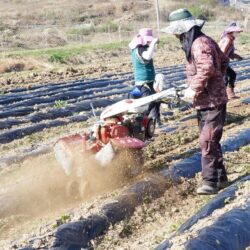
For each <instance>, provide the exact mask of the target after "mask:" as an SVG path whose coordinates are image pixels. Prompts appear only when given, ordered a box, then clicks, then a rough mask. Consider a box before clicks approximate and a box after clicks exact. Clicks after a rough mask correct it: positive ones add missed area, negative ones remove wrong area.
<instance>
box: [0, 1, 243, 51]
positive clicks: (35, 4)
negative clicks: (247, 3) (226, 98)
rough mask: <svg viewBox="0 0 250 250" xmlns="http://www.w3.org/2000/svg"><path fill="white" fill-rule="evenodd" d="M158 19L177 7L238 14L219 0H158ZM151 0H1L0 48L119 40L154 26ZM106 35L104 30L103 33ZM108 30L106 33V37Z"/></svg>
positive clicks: (210, 15) (211, 16)
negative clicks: (141, 28)
mask: <svg viewBox="0 0 250 250" xmlns="http://www.w3.org/2000/svg"><path fill="white" fill-rule="evenodd" d="M159 5H160V6H159V7H160V20H161V24H164V23H166V21H167V16H168V14H169V13H170V12H171V11H172V10H174V9H176V8H181V7H187V8H189V9H190V10H191V12H192V13H193V14H194V15H195V16H197V17H199V18H203V19H205V20H230V19H234V20H235V19H236V20H239V19H242V18H243V15H242V13H241V12H240V11H238V10H235V9H233V8H227V9H226V11H227V15H221V13H222V12H224V11H225V9H224V8H225V7H223V6H222V5H220V4H218V1H217V0H200V1H197V0H189V1H184V0H175V1H174V0H160V1H159ZM155 13H156V10H155V0H136V1H131V0H120V1H116V0H92V1H85V0H71V1H68V0H43V1H40V0H5V1H2V3H1V9H0V30H1V33H0V39H1V47H0V49H1V50H2V51H3V50H8V49H11V48H22V49H33V48H44V47H55V46H64V45H69V44H72V43H84V44H86V43H89V42H91V43H96V42H100V41H102V39H103V38H104V37H106V39H104V42H112V41H117V39H118V40H120V41H121V40H123V39H124V38H127V37H128V36H130V35H131V33H132V34H134V32H136V30H137V29H138V28H140V27H143V26H146V25H147V26H151V27H155V25H156V23H155V15H156V14H155ZM104 34H105V35H104ZM107 34H108V36H107Z"/></svg>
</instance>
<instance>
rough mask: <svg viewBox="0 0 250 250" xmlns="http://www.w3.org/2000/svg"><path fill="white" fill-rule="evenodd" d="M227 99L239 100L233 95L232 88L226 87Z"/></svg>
mask: <svg viewBox="0 0 250 250" xmlns="http://www.w3.org/2000/svg"><path fill="white" fill-rule="evenodd" d="M227 97H228V99H229V100H231V99H238V98H240V97H239V96H237V95H235V92H234V88H231V87H227Z"/></svg>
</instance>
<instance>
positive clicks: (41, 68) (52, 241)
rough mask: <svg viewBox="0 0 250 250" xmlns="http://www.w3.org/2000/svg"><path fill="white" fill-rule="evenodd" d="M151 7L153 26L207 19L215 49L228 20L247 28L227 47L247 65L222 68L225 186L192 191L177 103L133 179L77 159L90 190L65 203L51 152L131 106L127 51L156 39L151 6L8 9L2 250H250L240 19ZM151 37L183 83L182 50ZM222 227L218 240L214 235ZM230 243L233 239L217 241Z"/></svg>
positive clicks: (2, 46) (213, 10) (206, 7)
mask: <svg viewBox="0 0 250 250" xmlns="http://www.w3.org/2000/svg"><path fill="white" fill-rule="evenodd" d="M242 2H246V3H244V4H248V3H247V1H242ZM159 5H160V13H159V14H160V20H161V27H163V26H165V25H166V24H167V23H166V17H167V16H168V14H169V13H170V12H171V11H172V10H174V9H176V8H180V7H187V8H189V9H190V10H191V11H192V13H194V15H195V16H197V17H199V18H202V19H205V20H206V21H207V22H206V24H205V26H204V29H203V30H204V32H205V33H206V34H207V35H209V36H211V37H212V38H214V40H216V41H218V40H219V37H220V33H221V32H222V31H223V29H224V27H225V26H226V25H227V23H228V22H229V21H231V20H236V21H237V22H238V23H239V24H240V25H241V26H242V27H244V32H242V33H241V34H240V35H239V37H238V38H237V39H236V42H235V45H236V48H237V53H238V54H240V55H242V56H243V60H242V61H232V62H231V63H230V64H231V66H232V68H233V69H234V70H235V71H236V73H237V79H236V88H235V90H236V94H237V95H238V96H240V98H239V99H234V100H230V101H229V102H228V105H227V117H226V124H225V126H224V131H223V138H222V149H223V154H224V155H223V156H224V163H225V166H226V169H227V172H228V177H229V182H230V186H229V187H228V188H226V189H224V190H221V191H220V192H219V194H218V195H211V196H198V195H197V194H196V188H197V186H199V185H200V184H201V183H202V177H201V158H200V146H199V140H198V127H197V120H196V112H195V110H194V109H193V108H192V107H191V106H190V104H189V105H188V104H187V103H185V102H181V103H180V104H179V105H173V106H171V107H170V106H169V105H166V104H165V105H161V118H162V122H163V127H161V128H157V129H156V131H155V133H154V137H153V139H151V140H149V141H147V146H146V147H145V148H143V150H142V157H143V159H144V162H143V163H140V166H139V167H140V168H141V169H142V171H141V172H140V173H139V174H138V175H136V176H129V177H128V176H124V175H123V173H121V172H120V171H119V165H122V164H123V163H124V162H123V161H124V159H123V158H118V159H117V162H116V163H115V164H113V165H111V166H110V167H107V168H102V167H100V166H97V165H96V163H95V162H94V161H93V160H88V159H82V155H81V151H79V152H74V157H75V160H74V163H76V167H77V168H78V170H79V171H85V170H86V176H87V177H86V178H87V180H88V184H89V183H90V184H89V185H87V189H86V190H87V191H86V192H85V193H84V195H79V194H78V193H77V192H76V193H73V194H72V193H71V195H68V194H67V192H66V187H67V184H68V183H69V181H70V179H69V177H68V176H67V175H66V174H65V172H64V171H63V169H62V168H61V167H60V166H59V163H58V162H57V160H56V157H55V154H54V151H53V148H54V145H55V143H56V142H57V141H58V139H60V138H62V137H65V136H69V135H74V134H76V133H81V134H82V133H83V132H86V131H89V129H90V127H91V126H92V125H93V124H95V123H96V122H97V121H98V120H99V115H100V114H101V112H102V111H103V110H104V108H106V107H108V106H110V105H112V104H114V103H116V102H118V101H120V100H123V99H126V98H127V97H128V93H129V91H130V90H131V89H132V87H133V84H134V76H133V73H132V65H131V58H130V53H129V49H128V42H129V40H130V39H131V37H132V36H134V35H135V34H136V32H137V30H138V28H141V27H146V26H147V27H153V28H154V29H155V30H156V22H155V1H153V0H147V1H144V0H140V1H115V0H107V1H96V0H93V1H79V0H72V1H70V2H69V1H66V0H60V1H59V0H45V1H31V0H6V1H4V2H3V3H2V5H1V8H2V9H1V10H0V13H1V17H0V31H1V34H0V42H1V43H0V249H3V250H10V249H11V250H14V249H20V250H34V249H44V250H47V249H53V250H80V249H95V250H104V249H109V250H110V249H112V250H125V249H126V250H138V249H157V250H162V249H173V250H176V249H187V246H188V247H190V248H188V249H197V248H192V246H195V245H196V244H198V246H200V244H203V245H204V247H205V244H207V239H214V241H213V240H211V241H209V242H208V244H212V245H210V246H209V247H211V246H214V245H213V244H216V247H217V248H218V249H220V248H219V246H224V249H232V250H239V249H245V248H246V249H248V248H247V247H250V239H249V233H248V232H249V230H250V223H248V222H250V213H249V211H250V205H249V194H250V180H249V174H250V106H249V105H250V80H249V79H250V46H249V41H250V40H249V39H250V35H249V34H250V33H249V26H248V22H249V21H248V18H247V16H248V14H247V12H246V11H245V10H241V9H240V8H239V9H235V8H233V7H224V6H221V5H218V2H217V1H215V0H212V1H208V0H201V1H197V0H191V1H183V0H178V1H170V0H169V1H165V0H160V1H159ZM244 6H245V5H244ZM222 13H223V14H222ZM224 13H226V14H225V15H224ZM155 35H157V36H159V37H160V43H159V46H158V48H157V53H156V56H155V60H154V64H155V67H156V71H157V73H163V74H164V75H165V77H166V81H167V83H173V84H175V85H177V86H181V85H183V84H185V83H186V72H185V65H184V63H185V60H184V59H185V58H184V53H183V51H182V49H181V45H180V44H179V42H177V40H176V38H175V37H172V36H171V37H170V36H167V35H166V34H162V33H160V32H157V31H156V32H155ZM83 163H84V164H86V165H84V164H83ZM77 178H78V177H77ZM248 218H249V220H248ZM218 228H219V229H223V231H220V233H215V232H216V230H217V229H218ZM239 229H240V230H239ZM214 230H215V231H214ZM237 230H238V231H237ZM208 234H209V236H208ZM229 234H230V235H234V236H235V237H236V238H237V237H238V238H237V240H235V241H234V239H235V237H227V238H226V240H225V239H224V238H223V237H224V236H223V235H226V236H228V235H229ZM219 236H222V238H219ZM241 236H242V237H241ZM200 242H202V243H200ZM214 242H215V243H214ZM235 244H236V245H237V244H238V246H239V245H241V247H242V248H237V247H236V245H235ZM196 246H197V245H196ZM209 247H208V248H204V249H211V248H209ZM217 248H216V249H217ZM200 249H201V248H200Z"/></svg>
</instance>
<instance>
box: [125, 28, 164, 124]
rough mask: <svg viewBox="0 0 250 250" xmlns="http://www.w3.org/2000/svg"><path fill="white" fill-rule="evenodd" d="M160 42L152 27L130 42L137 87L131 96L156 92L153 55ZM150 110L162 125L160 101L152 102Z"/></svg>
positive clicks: (145, 29)
mask: <svg viewBox="0 0 250 250" xmlns="http://www.w3.org/2000/svg"><path fill="white" fill-rule="evenodd" d="M158 42H159V40H158V38H156V37H154V36H153V30H152V29H150V28H143V29H140V30H139V33H138V34H137V36H135V37H134V38H133V39H132V41H131V42H130V43H129V48H130V49H131V57H132V64H133V69H134V78H135V87H134V89H133V90H132V91H131V92H130V94H129V96H130V98H140V97H144V96H149V95H152V94H155V93H156V91H155V89H154V87H153V84H154V80H155V68H154V62H153V57H154V54H155V52H156V46H157V43H158ZM149 112H150V116H151V117H153V118H154V119H155V121H156V125H157V126H161V120H160V103H159V102H152V103H151V104H150V105H149Z"/></svg>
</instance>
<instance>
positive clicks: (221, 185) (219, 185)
mask: <svg viewBox="0 0 250 250" xmlns="http://www.w3.org/2000/svg"><path fill="white" fill-rule="evenodd" d="M227 186H229V181H228V180H226V181H219V182H218V183H217V188H218V189H219V190H220V189H224V188H226V187H227Z"/></svg>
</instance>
